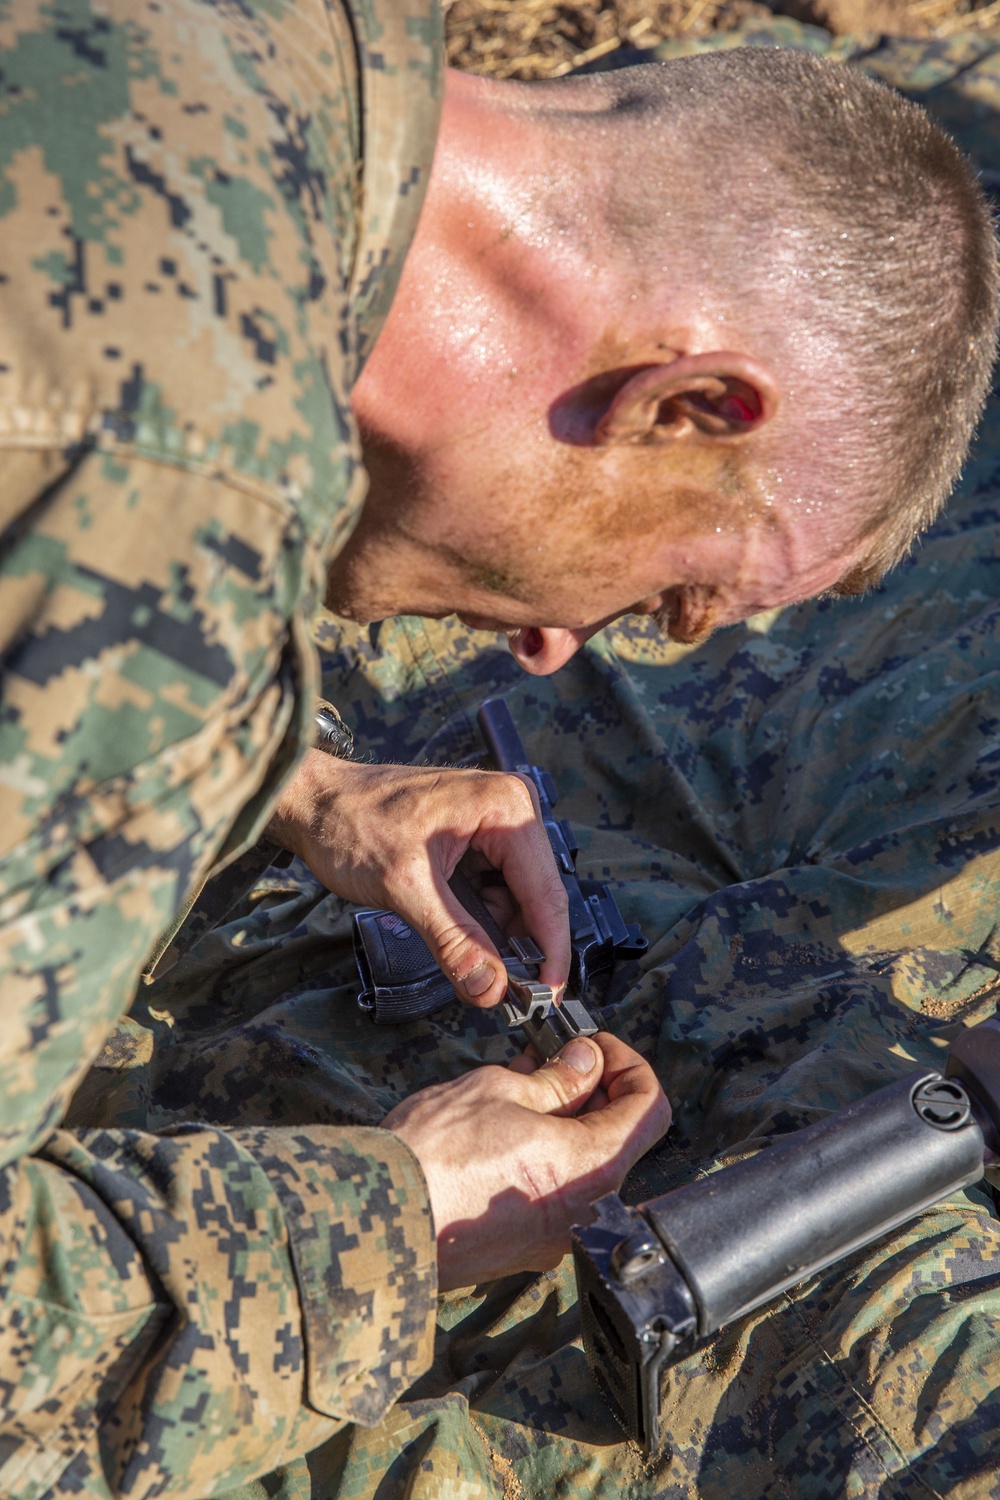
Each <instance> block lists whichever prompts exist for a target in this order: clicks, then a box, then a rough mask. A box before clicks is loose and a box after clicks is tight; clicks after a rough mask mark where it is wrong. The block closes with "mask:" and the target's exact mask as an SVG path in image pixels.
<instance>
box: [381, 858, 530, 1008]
mask: <svg viewBox="0 0 1000 1500" xmlns="http://www.w3.org/2000/svg"><path fill="white" fill-rule="evenodd" d="M411 889H412V890H413V893H414V895H417V893H418V892H419V897H418V900H417V901H416V902H414V900H413V899H412V897H411V899H410V901H409V902H407V905H406V912H405V915H406V920H407V921H408V922H410V923H411V924H412V925H413V926H414V927H416V929H417V931H418V932H419V933H420V936H421V937H422V938H423V940H424V942H425V943H426V944H427V946H428V948H429V949H430V950H431V953H432V954H433V957H434V961H435V962H436V963H437V964H438V965H439V966H440V968H441V969H443V970H444V972H445V973H446V974H447V975H448V977H449V979H450V980H451V982H452V984H453V985H454V986H455V988H456V990H458V993H459V994H460V995H461V996H462V998H463V999H464V1000H468V1001H470V1002H471V1004H473V1005H479V1006H489V1005H497V1004H499V1002H500V1001H501V1000H502V999H503V997H504V995H505V994H506V991H507V971H506V969H505V968H504V966H503V962H502V960H501V958H500V956H499V954H498V953H497V951H496V948H495V947H494V946H493V944H492V943H491V942H490V940H489V938H488V937H487V936H486V934H485V932H484V931H483V929H482V928H481V927H480V926H479V923H478V922H477V921H476V920H475V918H474V917H472V916H471V915H470V914H469V912H467V911H466V909H465V907H464V906H463V905H462V903H461V901H459V899H458V897H457V896H456V895H455V893H454V892H453V891H452V890H451V889H450V888H449V886H447V885H446V884H445V883H444V882H443V881H439V880H438V879H436V878H435V876H434V874H433V873H432V872H431V871H430V870H428V871H427V872H426V873H425V874H424V876H423V880H422V885H421V886H413V887H411Z"/></svg>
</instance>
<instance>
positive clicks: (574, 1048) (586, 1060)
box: [559, 1041, 597, 1073]
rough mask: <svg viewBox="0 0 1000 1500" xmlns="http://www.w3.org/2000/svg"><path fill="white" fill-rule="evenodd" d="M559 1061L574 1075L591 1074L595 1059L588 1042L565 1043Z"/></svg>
mask: <svg viewBox="0 0 1000 1500" xmlns="http://www.w3.org/2000/svg"><path fill="white" fill-rule="evenodd" d="M559 1058H560V1061H562V1062H564V1063H565V1064H566V1065H567V1067H570V1068H572V1069H573V1072H574V1073H592V1072H593V1071H594V1064H595V1062H596V1061H597V1059H596V1058H595V1056H594V1049H593V1047H592V1046H591V1045H590V1043H589V1042H584V1041H576V1042H567V1043H566V1046H565V1047H564V1048H563V1049H562V1051H561V1052H560V1054H559Z"/></svg>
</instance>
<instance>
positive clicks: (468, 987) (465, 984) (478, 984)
mask: <svg viewBox="0 0 1000 1500" xmlns="http://www.w3.org/2000/svg"><path fill="white" fill-rule="evenodd" d="M496 977H497V971H496V969H494V967H493V965H492V964H486V963H483V964H477V965H476V967H475V968H474V969H470V971H469V973H468V974H466V976H465V978H464V979H463V980H462V981H461V984H462V988H463V990H464V991H465V993H466V994H467V995H469V996H471V997H472V998H473V999H475V997H476V996H477V995H485V994H486V991H487V990H488V989H489V987H490V985H491V984H492V983H493V981H494V979H496Z"/></svg>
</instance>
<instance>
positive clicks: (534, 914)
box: [501, 777, 570, 990]
mask: <svg viewBox="0 0 1000 1500" xmlns="http://www.w3.org/2000/svg"><path fill="white" fill-rule="evenodd" d="M518 780H520V781H522V782H523V783H524V785H525V786H526V788H527V791H528V793H529V795H530V797H531V806H532V810H533V811H534V813H535V821H534V822H533V823H530V824H526V825H525V826H523V827H522V828H520V829H518V830H517V837H516V838H514V839H512V840H511V841H510V842H509V843H508V845H507V847H506V848H505V850H504V852H503V860H502V864H501V868H502V869H503V874H504V879H505V880H506V882H507V885H508V887H509V888H510V891H511V892H512V894H513V896H514V899H515V900H516V901H517V904H518V906H519V907H520V908H521V917H522V920H523V922H524V926H525V929H526V931H528V932H530V933H531V936H532V937H533V938H534V940H535V942H536V943H537V944H538V946H539V948H541V950H542V952H543V953H544V954H545V961H544V963H543V964H542V965H541V971H540V974H539V978H540V979H541V981H542V983H543V984H550V985H551V986H552V988H553V989H555V990H561V989H563V988H564V987H565V984H566V980H567V979H568V978H569V961H570V936H569V916H568V906H567V900H566V891H565V889H564V887H563V883H562V881H561V880H560V878H559V871H558V869H557V868H556V861H555V855H554V854H553V853H552V846H551V845H550V843H549V837H548V834H547V833H546V832H545V829H544V827H543V825H542V823H541V821H540V819H539V811H538V796H537V793H536V792H535V788H534V786H533V785H532V784H531V783H530V782H529V781H528V779H527V777H519V778H518Z"/></svg>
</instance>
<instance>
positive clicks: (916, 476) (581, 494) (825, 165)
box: [331, 49, 997, 671]
mask: <svg viewBox="0 0 1000 1500" xmlns="http://www.w3.org/2000/svg"><path fill="white" fill-rule="evenodd" d="M995 261H996V256H995V247H994V240H993V233H992V228H991V224H990V220H989V215H988V212H987V210H986V207H985V204H984V202H983V199H982V196H981V194H980V193H979V191H978V189H977V187H976V184H975V182H974V179H973V177H972V175H971V173H970V171H969V168H968V166H967V164H966V163H965V162H964V160H963V158H962V157H961V155H960V153H959V152H958V151H957V149H956V148H955V146H954V144H953V143H952V142H951V141H950V140H949V139H948V137H947V136H945V135H944V134H943V133H942V132H941V131H940V130H938V129H937V127H936V126H934V125H933V124H932V123H931V122H930V121H929V119H928V118H927V116H926V115H925V114H924V113H923V112H922V111H921V110H919V109H918V108H916V107H915V106H913V105H911V104H909V103H907V102H906V101H905V100H903V99H901V98H900V97H899V96H897V95H895V94H894V93H892V92H890V91H889V90H887V89H884V88H882V87H880V86H878V85H876V84H874V83H872V82H870V81H869V80H867V79H866V78H864V77H863V76H862V75H860V74H858V73H856V72H854V71H853V70H850V69H847V68H842V67H839V66H837V65H831V64H824V63H819V62H817V61H815V60H814V59H812V58H810V57H807V56H804V55H802V54H797V53H788V52H777V51H770V50H767V51H765V50H757V49H738V50H735V51H731V52H726V53H715V54H709V55H705V56H702V57H697V58H691V59H686V60H684V61H681V62H675V63H669V64H662V65H651V66H646V67H640V68H634V69H628V70H623V71H621V72H618V73H611V74H607V75H604V76H598V77H595V78H586V79H573V80H565V81H563V82H562V83H560V84H547V85H517V84H509V83H508V84H497V83H487V82H486V81H484V80H481V79H471V78H466V77H462V76H457V75H453V77H452V79H451V82H450V85H449V89H448V93H447V99H446V106H445V113H444V119H443V123H442V132H441V139H440V144H439V149H438V154H437V157H436V159H435V166H434V173H433V175H432V181H431V187H430V191H429V193H428V199H427V204H426V207H425V210H424V215H423V218H422V219H421V223H420V228H419V230H418V234H417V239H416V241H415V243H414V246H413V250H412V252H411V256H410V259H409V260H408V262H407V266H406V269H405V272H404V277H403V282H402V284H401V287H400V291H399V294H398V297H397V301H396V304H395V306H394V308H393V311H392V313H391V315H390V318H389V321H388V323H387V325H386V328H385V331H384V333H383V335H382V338H381V339H380V341H379V344H378V345H377V347H376V349H375V352H374V354H373V356H372V359H371V361H370V363H369V366H368V368H367V369H366V371H365V373H364V375H363V376H362V379H361V381H360V382H359V385H358V387H357V389H356V392H355V406H356V410H357V413H358V417H359V422H360V424H361V429H362V436H363V439H364V442H365V449H366V461H367V463H368V466H369V470H370V473H371V478H372V487H371V492H370V496H369V500H368V501H367V503H366V506H365V511H364V514H363V516H362V519H361V521H360V523H359V526H358V529H357V531H356V533H355V536H354V538H352V540H351V542H350V543H349V544H348V546H347V548H346V549H345V551H344V553H343V554H342V556H341V558H340V559H338V561H337V563H336V564H335V566H334V569H333V572H332V574H331V601H332V603H333V604H334V607H335V608H340V609H342V610H343V611H344V612H346V613H351V614H354V615H355V616H358V617H366V616H367V617H369V618H374V617H376V616H380V615H383V614H388V613H398V612H416V613H425V614H440V613H448V612H451V611H452V610H455V611H457V612H458V613H460V614H462V615H463V616H464V617H466V618H468V619H469V620H470V621H473V622H476V621H479V622H482V623H483V624H490V625H498V626H500V627H501V628H506V629H508V630H509V631H510V632H511V633H512V647H513V649H514V650H515V653H516V654H517V655H518V657H519V659H521V660H522V662H523V663H524V665H526V666H527V667H529V669H530V670H535V671H549V670H552V669H553V668H554V667H556V666H558V665H560V664H561V662H562V661H564V660H565V659H566V658H567V657H568V655H570V654H571V653H572V650H574V649H575V648H576V645H577V644H579V642H580V640H582V639H585V638H586V636H587V635H588V634H589V633H591V631H592V629H593V628H596V627H597V626H599V625H600V624H602V623H605V622H606V621H607V620H608V619H610V618H613V617H614V616H615V615H617V614H620V613H622V612H623V611H625V610H627V609H629V608H632V607H639V608H641V609H645V610H647V611H650V612H654V613H658V615H659V616H660V618H661V619H662V620H663V622H664V624H665V626H666V627H667V628H668V629H669V630H670V632H671V633H672V634H673V635H674V636H675V637H676V638H678V639H697V638H699V637H700V636H701V635H703V634H704V633H706V631H707V630H708V629H710V628H711V627H712V625H713V624H716V623H720V624H721V623H727V622H729V621H732V620H735V619H739V618H742V617H744V616H746V615H747V614H750V613H753V612H754V611H755V610H757V609H762V608H767V607H771V606H773V605H777V604H783V603H788V602H791V601H793V600H796V599H801V598H805V597H809V596H810V595H812V594H815V593H819V592H822V591H824V590H829V589H837V588H841V589H843V590H845V591H852V590H854V589H856V588H857V587H858V586H861V585H863V583H864V582H866V581H868V580H870V579H872V578H876V577H878V576H879V575H880V573H881V572H882V571H884V569H885V568H886V567H888V566H890V565H891V564H892V563H893V562H894V561H895V560H896V559H897V558H898V557H899V556H901V555H902V554H903V553H904V552H905V551H906V549H907V547H908V546H909V545H910V543H911V542H912V539H913V537H914V536H915V535H916V534H917V533H918V532H919V531H920V530H921V529H922V528H923V527H924V526H926V525H927V524H928V522H929V521H930V520H931V519H932V518H933V516H934V514H935V513H936V511H937V509H938V508H939V506H940V505H941V503H942V502H943V499H944V497H945V496H946V494H947V493H948V490H949V489H950V487H951V485H952V483H953V482H954V478H955V476H956V474H957V472H958V468H959V466H960V464H961V462H962V459H963V457H964V454H965V451H966V449H967V446H968V441H969V437H970V435H971V431H972V429H973V427H974V425H975V422H976V420H977V418H978V415H979V412H980V409H981V405H982V401H983V397H984V393H985V389H986V385H987V381H988V376H989V369H990V366H991V363H992V357H993V345H994V330H995V323H996V316H997V274H996V264H995ZM532 627H542V629H541V630H540V631H539V630H538V629H533V628H532Z"/></svg>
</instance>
